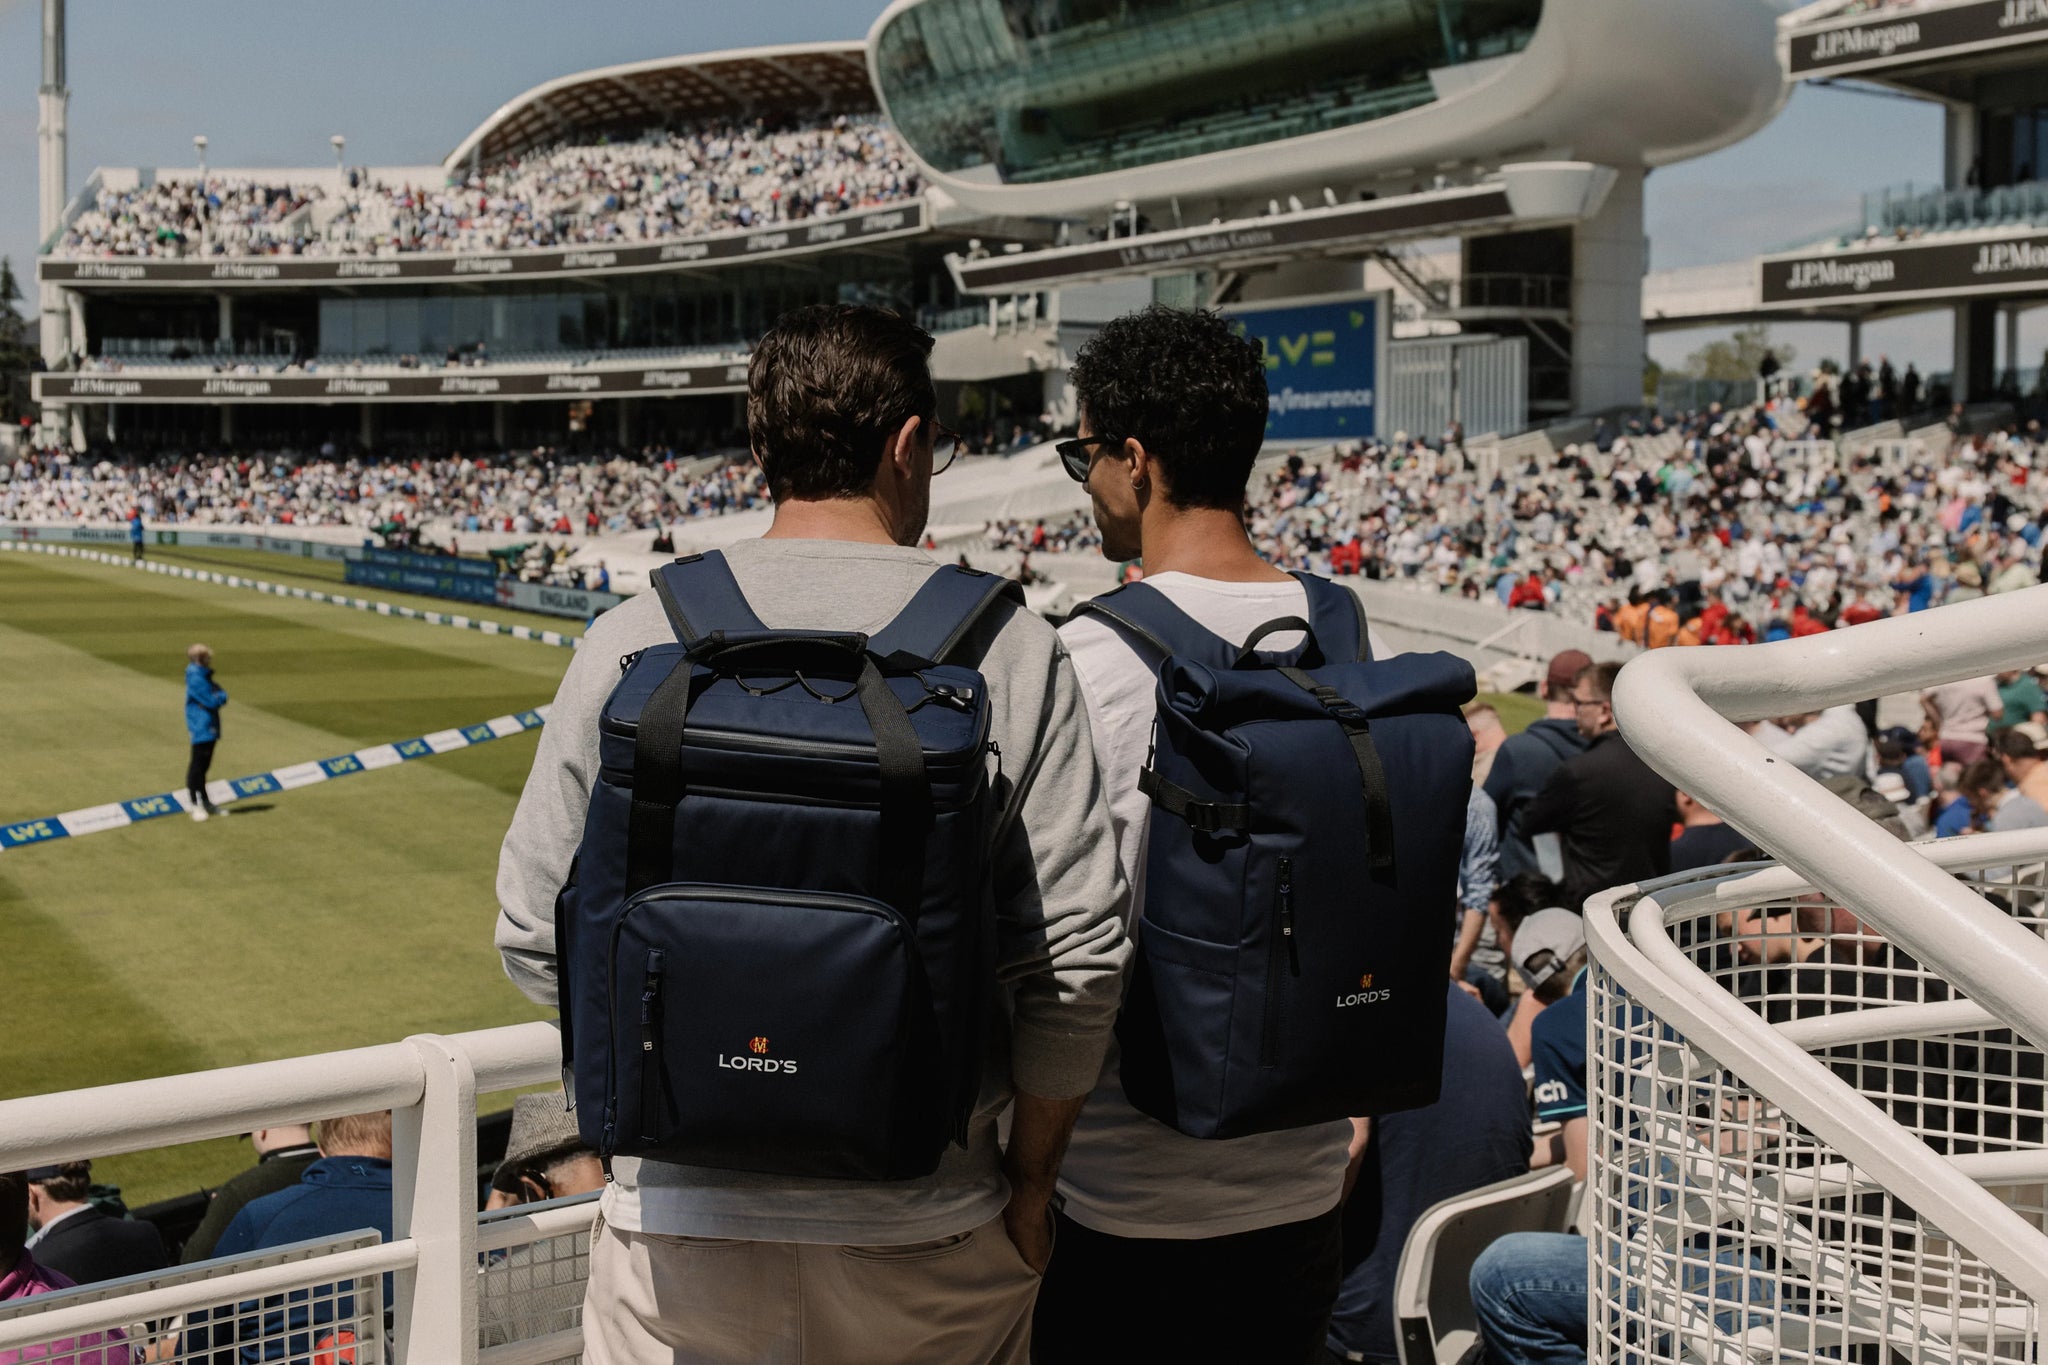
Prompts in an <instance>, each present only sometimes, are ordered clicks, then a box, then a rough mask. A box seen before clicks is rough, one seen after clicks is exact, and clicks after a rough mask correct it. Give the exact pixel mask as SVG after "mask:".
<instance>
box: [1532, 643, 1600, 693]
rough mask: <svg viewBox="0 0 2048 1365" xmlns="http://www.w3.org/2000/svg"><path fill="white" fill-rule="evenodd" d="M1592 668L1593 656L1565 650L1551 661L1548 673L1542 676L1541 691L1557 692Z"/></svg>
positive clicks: (1578, 650)
mask: <svg viewBox="0 0 2048 1365" xmlns="http://www.w3.org/2000/svg"><path fill="white" fill-rule="evenodd" d="M1592 666H1593V656H1592V655H1590V654H1588V653H1586V651H1585V650H1583V649H1567V650H1565V651H1564V652H1563V653H1562V654H1559V655H1557V656H1555V657H1554V658H1552V659H1551V661H1550V671H1549V672H1547V673H1545V674H1544V675H1543V690H1544V691H1545V692H1559V691H1562V690H1564V689H1565V688H1567V687H1570V686H1571V685H1572V684H1573V683H1574V682H1577V681H1578V677H1579V674H1581V673H1583V672H1584V671H1585V670H1586V669H1588V668H1591V667H1592Z"/></svg>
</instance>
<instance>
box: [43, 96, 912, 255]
mask: <svg viewBox="0 0 2048 1365" xmlns="http://www.w3.org/2000/svg"><path fill="white" fill-rule="evenodd" d="M919 190H920V185H919V181H918V177H917V173H916V171H915V170H914V169H913V168H912V165H911V162H910V160H909V158H908V157H907V156H906V155H905V154H904V152H903V150H902V148H901V146H900V144H899V143H898V142H897V141H896V138H895V136H894V134H893V133H891V132H890V130H889V128H888V127H887V125H886V124H884V123H883V122H881V121H880V120H879V119H876V118H874V117H872V116H867V115H850V114H841V115H838V116H835V117H833V118H831V119H829V120H824V121H820V122H810V123H803V122H795V123H789V124H777V125H770V124H768V123H766V122H761V121H757V122H754V123H749V124H737V123H726V122H703V123H698V124H691V125H686V126H682V127H675V128H666V129H660V130H655V131H650V132H647V133H645V134H643V135H642V136H640V137H638V138H631V139H624V140H619V141H603V142H598V143H594V144H586V143H562V144H557V145H555V146H552V147H547V148H545V149H541V150H536V151H532V152H528V153H525V154H522V155H518V156H513V157H510V158H508V159H506V160H505V161H502V162H499V163H497V164H494V165H491V166H487V167H481V168H479V169H477V170H475V171H473V172H471V173H469V174H467V175H464V176H461V177H459V178H457V177H451V180H450V182H449V183H447V184H444V185H432V186H430V185H410V184H401V185H387V184H383V183H381V182H377V181H373V180H368V179H366V178H364V177H363V175H362V173H360V172H351V173H350V176H349V181H348V183H347V184H346V185H345V186H342V187H339V188H338V189H337V188H336V187H335V186H334V184H333V178H332V177H331V176H330V177H328V180H327V183H325V184H319V183H309V184H280V183H262V182H258V181H254V180H249V179H244V178H222V177H209V178H207V179H206V180H205V181H203V182H194V181H190V180H162V181H157V182H155V183H152V184H147V185H140V186H137V187H136V188H134V189H129V190H112V189H102V190H101V191H100V193H99V195H98V197H97V198H96V199H95V200H94V201H93V203H92V204H91V206H90V207H88V208H86V209H85V210H84V211H83V212H81V213H80V214H79V215H78V216H77V217H76V218H75V219H74V220H73V221H72V222H71V224H70V225H69V226H68V227H67V228H66V229H65V232H64V235H63V237H62V239H61V240H60V242H59V243H58V244H57V247H56V250H55V252H54V253H53V254H55V255H58V256H71V257H114V256H167V257H182V256H374V255H393V254H398V253H403V252H412V251H444V252H482V251H505V250H514V249H518V248H523V247H549V246H561V245H574V244H582V243H621V242H652V241H661V240H665V239H668V238H672V237H681V236H690V235H695V234H699V233H706V232H716V231H720V230H723V229H728V228H746V227H755V226H759V225H761V224H766V223H777V222H790V221H797V220H801V219H807V218H815V217H820V216H826V215H830V214H835V213H844V212H847V211H848V210H850V209H856V208H864V207H868V206H870V205H875V204H884V203H889V202H892V201H894V200H898V199H905V198H910V197H912V196H915V195H916V194H918V193H919Z"/></svg>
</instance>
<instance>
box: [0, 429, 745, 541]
mask: <svg viewBox="0 0 2048 1365" xmlns="http://www.w3.org/2000/svg"><path fill="white" fill-rule="evenodd" d="M707 464H708V465H709V466H710V467H708V468H707V467H705V466H706V465H707ZM686 465H689V466H693V467H694V468H696V470H697V472H694V473H693V472H689V468H687V467H686ZM767 500H768V494H767V485H766V483H765V482H764V481H763V479H762V477H761V471H760V470H759V468H757V467H756V466H755V465H754V464H753V463H751V462H750V461H747V460H745V459H744V457H741V458H737V459H731V460H725V461H720V460H716V459H709V458H699V459H697V460H695V461H686V460H684V459H682V458H679V457H678V456H677V455H676V454H675V453H674V452H673V451H669V450H652V449H650V450H644V451H641V452H639V454H638V456H637V457H628V456H626V455H613V456H610V457H607V458H583V459H572V458H570V457H568V456H567V455H565V454H563V453H562V452H560V451H556V450H553V449H550V448H548V447H539V448H536V449H534V450H532V451H526V452H520V453H517V454H514V455H509V456H501V457H491V458H485V457H481V456H462V455H449V456H446V457H443V458H434V459H414V460H397V459H376V458H358V457H347V456H343V455H341V454H340V453H339V452H337V451H335V450H334V448H333V447H331V446H330V447H326V448H324V449H323V450H322V451H321V452H320V453H319V454H318V455H316V456H314V457H312V458H307V457H306V456H304V455H302V454H298V453H294V452H288V451H279V452H273V453H269V454H261V453H258V454H251V455H243V456H193V457H189V458H173V459H169V460H163V461H154V462H147V463H143V462H134V461H129V460H107V459H99V460H93V459H87V458H84V457H74V456H72V455H70V454H68V453H66V452H63V451H53V452H45V453H31V454H28V455H24V456H21V457H19V458H17V459H15V460H14V461H13V462H12V463H11V464H10V463H7V462H4V461H0V521H125V520H127V518H128V517H129V515H130V513H131V512H135V511H139V512H140V513H141V515H142V517H143V519H144V520H146V521H150V522H165V523H171V524H177V525H194V526H353V527H357V528H359V529H362V530H365V531H377V532H380V533H382V534H386V535H390V534H394V533H399V532H404V533H406V534H404V535H402V536H401V537H400V538H401V539H411V538H412V533H415V532H417V531H418V530H419V529H421V528H423V527H425V526H427V525H428V524H430V523H433V524H438V525H439V526H441V527H442V528H443V529H445V530H447V531H449V532H478V531H503V532H514V533H519V534H548V535H572V534H578V533H580V534H585V535H596V534H599V533H601V532H622V531H641V530H649V529H652V530H656V531H659V530H660V529H661V528H663V527H664V526H666V525H671V524H673V523H675V522H678V521H683V520H687V519H689V518H692V517H702V516H718V515H721V514H723V513H726V512H738V511H744V510H746V509H748V508H753V507H761V506H765V505H766V504H767Z"/></svg>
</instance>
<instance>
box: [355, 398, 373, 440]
mask: <svg viewBox="0 0 2048 1365" xmlns="http://www.w3.org/2000/svg"><path fill="white" fill-rule="evenodd" d="M358 406H359V409H360V412H361V416H360V417H359V418H358V419H357V423H356V440H357V441H358V442H360V443H361V444H362V447H363V449H364V450H365V451H373V450H374V449H375V448H376V445H377V405H376V404H375V403H363V404H359V405H358Z"/></svg>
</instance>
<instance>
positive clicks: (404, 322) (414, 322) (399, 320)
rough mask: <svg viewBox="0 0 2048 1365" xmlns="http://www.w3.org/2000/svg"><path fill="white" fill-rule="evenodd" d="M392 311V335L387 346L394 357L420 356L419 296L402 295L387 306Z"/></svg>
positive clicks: (389, 336)
mask: <svg viewBox="0 0 2048 1365" xmlns="http://www.w3.org/2000/svg"><path fill="white" fill-rule="evenodd" d="M387 307H389V309H390V316H391V322H390V324H389V325H390V329H391V330H390V333H389V335H388V336H387V337H386V339H385V340H386V344H387V345H389V346H390V348H391V353H392V354H393V355H418V354H419V350H420V299H419V295H417V294H402V295H400V296H398V297H397V298H394V299H392V300H391V301H390V303H389V304H388V305H387Z"/></svg>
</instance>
